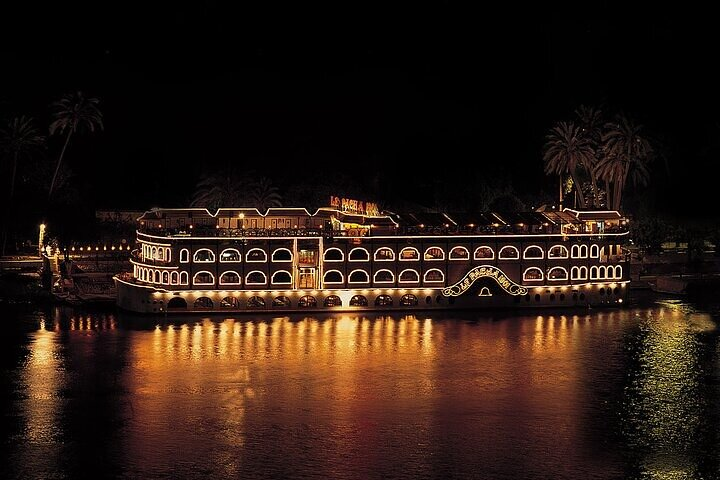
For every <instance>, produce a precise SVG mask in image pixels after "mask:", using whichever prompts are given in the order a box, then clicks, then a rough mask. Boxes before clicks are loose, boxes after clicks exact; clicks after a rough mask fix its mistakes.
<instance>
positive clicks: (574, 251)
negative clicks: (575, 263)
mask: <svg viewBox="0 0 720 480" xmlns="http://www.w3.org/2000/svg"><path fill="white" fill-rule="evenodd" d="M570 256H571V257H572V258H582V257H580V245H573V246H572V247H570Z"/></svg>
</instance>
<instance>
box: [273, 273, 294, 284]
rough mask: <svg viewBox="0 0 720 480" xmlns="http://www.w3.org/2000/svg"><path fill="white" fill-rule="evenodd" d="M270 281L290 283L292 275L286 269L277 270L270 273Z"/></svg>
mask: <svg viewBox="0 0 720 480" xmlns="http://www.w3.org/2000/svg"><path fill="white" fill-rule="evenodd" d="M270 283H272V284H273V285H292V275H290V272H288V271H287V270H278V271H277V272H275V273H273V274H272V278H271V279H270Z"/></svg>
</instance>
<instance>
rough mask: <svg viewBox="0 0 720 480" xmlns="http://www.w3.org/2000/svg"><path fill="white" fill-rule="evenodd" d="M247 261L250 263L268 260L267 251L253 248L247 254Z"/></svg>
mask: <svg viewBox="0 0 720 480" xmlns="http://www.w3.org/2000/svg"><path fill="white" fill-rule="evenodd" d="M245 261H246V262H248V263H261V262H267V253H265V250H263V249H261V248H251V249H250V250H248V252H247V253H246V254H245Z"/></svg>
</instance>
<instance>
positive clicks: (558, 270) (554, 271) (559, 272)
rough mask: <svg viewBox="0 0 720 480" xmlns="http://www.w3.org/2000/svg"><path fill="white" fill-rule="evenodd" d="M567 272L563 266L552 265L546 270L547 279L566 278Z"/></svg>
mask: <svg viewBox="0 0 720 480" xmlns="http://www.w3.org/2000/svg"><path fill="white" fill-rule="evenodd" d="M567 279H568V272H567V270H565V268H564V267H553V268H551V269H550V271H549V272H548V280H567Z"/></svg>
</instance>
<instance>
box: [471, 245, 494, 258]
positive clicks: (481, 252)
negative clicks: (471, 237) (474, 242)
mask: <svg viewBox="0 0 720 480" xmlns="http://www.w3.org/2000/svg"><path fill="white" fill-rule="evenodd" d="M473 258H474V259H475V260H492V259H493V258H495V252H494V251H493V249H492V248H490V247H488V246H482V247H478V248H476V249H475V253H474V254H473Z"/></svg>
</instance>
